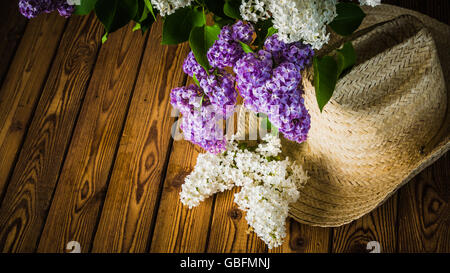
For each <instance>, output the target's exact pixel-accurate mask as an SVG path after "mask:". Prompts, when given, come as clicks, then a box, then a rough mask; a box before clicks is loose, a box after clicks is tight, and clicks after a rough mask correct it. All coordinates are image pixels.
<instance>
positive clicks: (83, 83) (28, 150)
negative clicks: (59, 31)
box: [0, 15, 103, 252]
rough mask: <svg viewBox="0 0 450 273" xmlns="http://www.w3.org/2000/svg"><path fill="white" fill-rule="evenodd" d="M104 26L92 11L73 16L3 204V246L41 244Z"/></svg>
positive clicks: (0, 225)
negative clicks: (52, 199)
mask: <svg viewBox="0 0 450 273" xmlns="http://www.w3.org/2000/svg"><path fill="white" fill-rule="evenodd" d="M102 32H103V30H102V28H101V26H100V24H99V23H98V20H95V18H94V16H93V15H91V16H85V17H78V16H76V17H73V18H72V19H71V20H70V22H69V25H68V27H67V31H66V32H65V34H64V37H63V39H62V42H61V46H60V47H59V49H58V53H57V56H56V59H55V61H54V64H53V66H52V69H51V72H50V75H49V78H48V81H47V83H46V85H45V87H44V90H43V93H42V96H41V99H40V101H39V104H38V106H37V109H36V112H35V115H34V118H33V120H32V123H31V125H30V128H29V130H28V134H27V137H26V139H25V143H24V146H23V149H22V151H21V152H20V155H19V159H18V162H17V165H16V167H15V169H14V172H13V175H12V178H11V182H10V185H9V187H8V190H7V193H6V196H5V199H4V200H3V203H2V207H1V208H0V249H1V250H2V251H3V252H32V251H35V249H36V244H37V240H38V238H39V235H40V233H41V231H42V229H43V227H44V221H45V217H46V216H47V212H48V209H49V206H50V202H51V198H52V193H53V191H54V188H55V185H56V181H57V178H58V175H59V171H60V167H61V164H62V161H63V158H64V154H65V152H66V149H67V146H68V143H69V140H70V137H71V135H72V130H73V127H74V124H75V121H76V117H77V115H78V113H79V109H80V105H81V101H82V99H83V96H84V93H85V90H86V87H87V84H88V81H89V79H90V76H91V72H92V67H93V64H94V62H95V59H96V55H97V52H98V48H99V41H100V40H101V34H102ZM37 54H39V53H37Z"/></svg>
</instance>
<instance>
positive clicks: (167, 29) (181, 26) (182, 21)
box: [162, 7, 206, 45]
mask: <svg viewBox="0 0 450 273" xmlns="http://www.w3.org/2000/svg"><path fill="white" fill-rule="evenodd" d="M205 24H206V20H205V17H204V15H203V12H202V11H199V10H198V9H195V8H192V7H187V8H182V9H178V10H177V11H176V12H175V13H173V14H171V15H169V16H167V17H166V18H165V19H164V26H163V36H162V44H163V45H173V44H179V43H182V42H185V41H187V40H188V39H189V34H190V32H191V29H192V28H194V27H201V26H203V25H205Z"/></svg>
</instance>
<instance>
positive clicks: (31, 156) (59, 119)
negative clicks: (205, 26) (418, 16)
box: [0, 0, 450, 252]
mask: <svg viewBox="0 0 450 273" xmlns="http://www.w3.org/2000/svg"><path fill="white" fill-rule="evenodd" d="M384 2H385V3H390V4H396V5H399V6H402V7H406V8H410V9H414V10H417V11H420V12H422V13H425V14H428V15H430V16H432V17H434V18H437V19H438V20H440V21H442V22H445V23H447V24H450V19H449V12H450V1H448V0H427V1H424V0H414V1H413V0H409V1H407V0H402V1H400V0H399V1H394V0H391V1H384ZM0 21H1V27H0V35H1V36H0V37H2V40H1V43H0V52H1V54H2V57H1V58H0V84H1V89H0V202H1V203H0V204H1V206H0V250H1V251H3V252H65V251H67V250H66V245H67V243H68V242H69V241H73V240H75V241H78V242H80V244H81V251H82V252H366V251H367V250H366V245H367V242H368V241H373V240H375V241H378V242H380V244H381V248H382V249H381V251H382V252H450V229H449V226H450V183H449V182H450V181H449V180H450V168H449V167H450V156H449V154H448V153H447V154H446V155H445V156H443V157H442V158H441V159H439V160H438V161H437V162H436V163H435V164H433V165H432V166H430V167H429V168H427V169H426V170H424V171H423V172H422V173H420V174H419V175H418V176H417V177H415V178H414V179H413V180H412V181H411V182H410V183H408V184H407V185H406V186H404V187H403V188H401V189H400V191H398V192H397V193H396V194H394V195H393V196H392V197H391V198H390V199H389V201H388V202H387V203H385V204H384V205H383V206H381V207H379V208H378V209H376V210H374V211H373V212H372V213H370V214H368V215H366V216H364V217H363V218H361V219H359V220H356V221H354V222H352V223H350V224H348V225H345V226H342V227H338V228H318V227H311V226H307V225H303V224H299V223H297V222H295V221H293V220H289V227H288V228H289V235H288V237H287V238H286V240H285V243H284V244H283V245H282V246H281V247H279V248H276V249H273V250H268V249H267V247H266V246H265V244H264V243H263V242H262V241H261V240H260V239H258V238H257V236H256V235H255V234H254V233H248V232H247V229H248V227H247V224H246V221H245V219H244V216H243V215H242V213H241V212H240V211H239V210H238V209H237V208H236V206H235V204H234V203H233V193H234V192H235V191H230V192H226V193H223V194H218V195H217V196H215V197H213V198H210V199H208V200H206V201H205V202H203V203H202V204H201V205H200V206H199V207H197V208H195V209H192V210H188V209H187V208H186V207H183V206H182V205H181V204H180V202H179V196H178V193H179V190H180V186H181V184H182V183H183V179H184V177H185V176H186V174H188V173H189V172H190V171H191V170H192V168H193V166H194V164H195V160H196V156H197V154H198V153H199V149H198V148H197V147H195V146H193V145H191V144H190V143H187V142H185V141H173V140H172V138H171V137H170V130H171V127H172V125H173V124H174V122H175V119H174V117H172V116H171V110H172V109H171V107H170V105H169V92H170V89H171V88H172V87H175V86H180V85H183V84H186V81H187V79H186V76H185V75H184V74H183V72H182V69H181V65H182V61H183V59H184V57H185V56H186V55H187V53H188V50H189V48H188V45H186V44H182V45H179V46H161V45H160V38H161V27H162V24H161V20H159V22H158V23H156V24H155V25H154V26H153V27H152V29H151V31H149V32H148V33H147V34H146V35H144V36H142V35H141V34H140V33H139V32H132V31H131V28H132V26H128V27H126V28H124V29H122V30H119V31H118V32H116V33H113V34H112V35H110V38H109V39H108V41H107V42H106V43H105V44H103V45H102V44H101V36H102V34H103V28H102V26H101V25H100V23H99V22H98V21H97V20H96V19H95V17H94V16H92V15H90V16H85V17H79V16H74V17H72V18H70V19H68V20H65V19H63V18H61V17H59V16H57V15H55V14H51V15H43V16H39V18H37V19H34V20H31V21H27V20H25V19H24V18H23V17H22V16H21V15H20V14H19V13H18V11H17V1H16V0H10V1H3V3H2V9H1V10H0ZM443 65H448V64H443Z"/></svg>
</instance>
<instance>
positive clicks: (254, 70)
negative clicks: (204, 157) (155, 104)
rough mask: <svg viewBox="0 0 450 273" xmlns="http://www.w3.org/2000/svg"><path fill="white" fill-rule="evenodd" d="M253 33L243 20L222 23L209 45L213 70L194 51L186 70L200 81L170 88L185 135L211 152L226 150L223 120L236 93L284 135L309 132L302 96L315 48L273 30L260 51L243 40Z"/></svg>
mask: <svg viewBox="0 0 450 273" xmlns="http://www.w3.org/2000/svg"><path fill="white" fill-rule="evenodd" d="M254 34H255V31H254V28H253V26H252V25H251V24H248V23H244V22H243V21H238V22H237V23H235V24H233V25H226V26H224V27H223V28H222V30H221V31H220V34H219V35H218V39H217V40H216V41H215V42H214V44H213V45H212V47H211V48H210V49H209V50H208V53H207V58H208V61H209V63H210V64H211V68H210V69H209V71H208V72H207V71H205V69H204V68H203V67H202V66H201V65H200V64H199V63H198V62H197V61H196V59H195V56H194V54H193V52H190V53H189V55H188V56H187V58H186V59H185V61H184V65H183V70H184V72H185V73H186V74H188V75H189V76H190V77H193V78H195V79H197V82H198V84H197V85H191V86H188V87H179V88H175V89H173V90H172V93H171V103H172V105H173V107H175V108H177V109H178V110H179V111H180V112H181V114H182V115H183V120H182V123H181V129H182V130H183V132H184V137H185V139H187V140H189V141H191V142H193V143H195V144H198V145H200V146H201V147H202V148H204V149H205V150H207V151H208V152H211V153H220V152H224V150H225V148H226V140H225V136H224V131H223V130H222V128H221V124H222V123H223V120H224V118H227V117H228V116H229V115H230V114H232V113H233V110H234V106H235V104H236V98H237V95H238V93H239V94H240V95H241V97H242V98H243V99H244V105H245V107H247V108H248V109H250V110H252V111H254V112H257V113H263V114H265V115H267V116H268V118H269V120H270V121H271V123H272V124H273V125H275V126H276V127H278V129H279V131H280V132H282V133H283V134H284V136H285V137H286V138H288V139H290V140H293V141H297V142H299V143H300V142H303V141H305V140H306V138H307V134H308V131H309V128H310V116H309V114H308V110H307V109H306V108H305V105H304V101H303V98H302V94H303V90H302V86H301V77H302V76H301V71H302V70H303V69H305V68H306V67H307V66H309V65H310V64H311V62H312V57H313V55H314V51H313V50H312V49H311V47H310V46H308V45H305V44H303V43H301V42H295V43H289V44H286V43H284V42H282V41H280V40H279V39H278V38H277V34H274V35H272V36H270V37H268V38H267V39H266V41H265V43H264V45H263V46H262V47H261V49H260V50H259V51H257V52H247V53H246V52H244V50H243V47H242V45H241V43H244V44H246V45H248V44H250V43H251V42H252V41H253V36H254ZM227 67H229V68H232V70H233V71H234V73H235V75H232V74H230V73H229V72H227V71H226V70H225V69H226V68H227Z"/></svg>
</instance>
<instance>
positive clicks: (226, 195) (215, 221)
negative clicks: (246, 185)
mask: <svg viewBox="0 0 450 273" xmlns="http://www.w3.org/2000/svg"><path fill="white" fill-rule="evenodd" d="M239 191H240V188H238V187H235V188H233V189H232V190H230V191H226V192H223V193H219V194H217V195H216V201H215V204H214V214H213V218H212V224H211V230H210V235H209V241H208V249H207V251H208V252H213V253H219V252H237V253H242V252H251V253H263V252H267V250H268V248H267V246H266V244H265V243H264V242H263V241H262V240H261V239H259V238H258V236H257V235H256V233H254V232H252V231H249V225H248V224H247V220H245V212H243V211H241V210H240V209H239V208H238V207H237V205H236V204H235V203H234V194H235V193H237V192H239Z"/></svg>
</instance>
